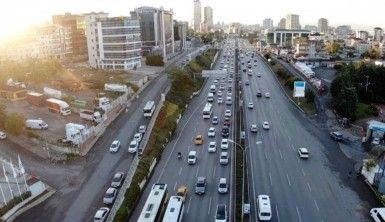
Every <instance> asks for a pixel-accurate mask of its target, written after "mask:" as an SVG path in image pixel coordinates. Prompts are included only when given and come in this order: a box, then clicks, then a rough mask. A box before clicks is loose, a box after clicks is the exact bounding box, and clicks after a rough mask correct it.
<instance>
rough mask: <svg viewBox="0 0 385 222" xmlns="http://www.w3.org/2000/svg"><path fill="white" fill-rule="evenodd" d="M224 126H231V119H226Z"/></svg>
mask: <svg viewBox="0 0 385 222" xmlns="http://www.w3.org/2000/svg"><path fill="white" fill-rule="evenodd" d="M223 125H225V126H230V125H231V122H230V120H229V119H225V120H224V121H223Z"/></svg>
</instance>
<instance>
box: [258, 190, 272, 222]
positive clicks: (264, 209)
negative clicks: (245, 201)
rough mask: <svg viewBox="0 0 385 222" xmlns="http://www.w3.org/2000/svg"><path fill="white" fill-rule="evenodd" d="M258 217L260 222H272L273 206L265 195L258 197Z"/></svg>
mask: <svg viewBox="0 0 385 222" xmlns="http://www.w3.org/2000/svg"><path fill="white" fill-rule="evenodd" d="M257 207H258V208H257V209H258V210H257V215H258V219H259V220H260V221H270V220H271V205H270V197H269V196H268V195H265V194H261V195H258V196H257Z"/></svg>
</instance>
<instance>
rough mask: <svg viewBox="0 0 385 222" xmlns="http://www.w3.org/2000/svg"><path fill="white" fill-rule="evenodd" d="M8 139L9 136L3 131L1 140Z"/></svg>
mask: <svg viewBox="0 0 385 222" xmlns="http://www.w3.org/2000/svg"><path fill="white" fill-rule="evenodd" d="M6 138H7V134H5V133H4V132H3V131H0V140H4V139H6Z"/></svg>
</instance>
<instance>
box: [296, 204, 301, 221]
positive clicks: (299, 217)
mask: <svg viewBox="0 0 385 222" xmlns="http://www.w3.org/2000/svg"><path fill="white" fill-rule="evenodd" d="M295 208H296V209H297V214H298V219H299V222H302V220H301V214H300V213H299V210H298V207H297V206H295Z"/></svg>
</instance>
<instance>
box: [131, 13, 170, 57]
mask: <svg viewBox="0 0 385 222" xmlns="http://www.w3.org/2000/svg"><path fill="white" fill-rule="evenodd" d="M131 18H133V19H138V20H139V22H140V29H141V34H142V51H143V55H148V54H159V55H162V56H163V59H164V61H167V58H168V57H169V55H171V54H173V53H174V52H175V45H174V24H173V23H174V20H173V11H172V10H164V9H163V8H154V7H140V8H136V9H135V10H134V11H132V12H131Z"/></svg>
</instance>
